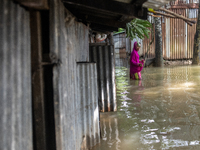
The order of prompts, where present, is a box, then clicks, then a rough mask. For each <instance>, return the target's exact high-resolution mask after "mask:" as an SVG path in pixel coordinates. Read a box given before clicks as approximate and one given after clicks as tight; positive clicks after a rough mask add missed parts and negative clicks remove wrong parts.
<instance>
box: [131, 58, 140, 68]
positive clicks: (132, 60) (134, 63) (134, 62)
mask: <svg viewBox="0 0 200 150" xmlns="http://www.w3.org/2000/svg"><path fill="white" fill-rule="evenodd" d="M131 63H132V64H133V65H134V66H138V65H139V63H137V61H136V60H135V59H134V58H132V59H131Z"/></svg>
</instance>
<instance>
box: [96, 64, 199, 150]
mask: <svg viewBox="0 0 200 150" xmlns="http://www.w3.org/2000/svg"><path fill="white" fill-rule="evenodd" d="M142 78H143V80H141V81H133V80H130V79H129V69H127V67H120V66H118V67H116V84H117V100H118V111H117V112H111V113H101V132H102V140H101V144H100V145H97V146H96V147H95V148H94V149H93V150H165V149H173V150H177V149H187V150H190V149H196V150H199V149H200V119H199V115H200V82H199V81H200V67H199V66H179V67H178V66H177V67H166V68H145V69H144V70H143V71H142Z"/></svg>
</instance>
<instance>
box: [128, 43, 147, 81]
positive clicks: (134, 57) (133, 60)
mask: <svg viewBox="0 0 200 150" xmlns="http://www.w3.org/2000/svg"><path fill="white" fill-rule="evenodd" d="M136 47H137V42H135V43H134V45H133V51H132V53H131V57H130V77H131V78H132V79H134V80H141V79H142V77H141V71H142V69H143V67H140V66H139V63H142V64H144V60H142V61H139V58H140V56H139V54H138V52H137V50H136Z"/></svg>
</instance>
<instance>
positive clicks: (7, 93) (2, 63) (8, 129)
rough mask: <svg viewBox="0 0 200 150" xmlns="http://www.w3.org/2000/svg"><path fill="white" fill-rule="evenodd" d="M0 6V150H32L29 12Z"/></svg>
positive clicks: (5, 2) (7, 0)
mask: <svg viewBox="0 0 200 150" xmlns="http://www.w3.org/2000/svg"><path fill="white" fill-rule="evenodd" d="M0 3H1V4H0V18H1V19H0V35H1V36H0V67H1V71H0V103H1V104H0V133H1V142H0V149H1V150H11V149H18V150H25V149H26V150H32V148H33V144H32V112H31V108H32V107H31V105H32V104H31V103H32V102H31V68H30V67H31V62H30V60H31V57H30V56H31V55H30V53H31V49H30V25H29V12H28V11H26V10H25V9H24V8H22V7H21V6H20V5H17V4H15V3H13V2H12V1H11V0H1V1H0Z"/></svg>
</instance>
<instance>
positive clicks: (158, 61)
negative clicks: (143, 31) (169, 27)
mask: <svg viewBox="0 0 200 150" xmlns="http://www.w3.org/2000/svg"><path fill="white" fill-rule="evenodd" d="M154 21H155V55H156V56H155V66H156V67H162V66H163V52H162V27H161V18H160V17H154Z"/></svg>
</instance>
